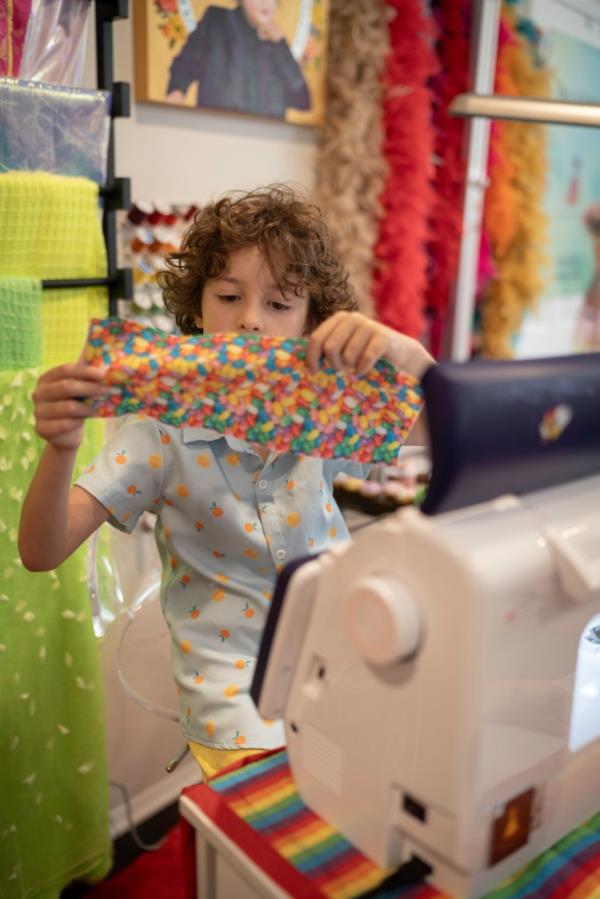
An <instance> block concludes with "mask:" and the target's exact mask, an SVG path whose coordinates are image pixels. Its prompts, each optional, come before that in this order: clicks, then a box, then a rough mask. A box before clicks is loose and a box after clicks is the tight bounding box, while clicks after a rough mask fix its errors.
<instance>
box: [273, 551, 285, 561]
mask: <svg viewBox="0 0 600 899" xmlns="http://www.w3.org/2000/svg"><path fill="white" fill-rule="evenodd" d="M286 556H287V552H286V551H285V549H278V550H277V552H276V553H275V558H276V559H285V557H286Z"/></svg>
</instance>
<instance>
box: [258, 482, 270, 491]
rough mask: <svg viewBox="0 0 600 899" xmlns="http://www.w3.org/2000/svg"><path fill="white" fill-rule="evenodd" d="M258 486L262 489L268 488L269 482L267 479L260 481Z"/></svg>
mask: <svg viewBox="0 0 600 899" xmlns="http://www.w3.org/2000/svg"><path fill="white" fill-rule="evenodd" d="M258 486H259V487H260V489H261V490H266V489H267V487H268V486H269V482H268V481H265V480H262V481H259V482H258Z"/></svg>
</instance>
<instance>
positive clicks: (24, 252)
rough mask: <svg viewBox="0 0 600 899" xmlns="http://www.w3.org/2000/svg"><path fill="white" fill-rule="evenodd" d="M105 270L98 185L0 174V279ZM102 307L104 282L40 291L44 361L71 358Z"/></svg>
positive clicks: (60, 178) (42, 175) (71, 179)
mask: <svg viewBox="0 0 600 899" xmlns="http://www.w3.org/2000/svg"><path fill="white" fill-rule="evenodd" d="M106 271H107V264H106V248H105V245H104V238H103V235H102V227H101V219H100V212H99V206H98V185H97V184H95V183H94V182H93V181H88V180H87V179H86V178H77V177H69V176H66V175H51V174H49V173H46V172H4V173H3V174H0V278H7V277H16V278H40V279H44V280H45V279H59V278H60V279H63V278H102V277H105V276H106ZM107 314H108V293H107V291H106V289H105V288H98V287H94V288H85V289H81V288H67V289H64V290H44V291H43V292H42V365H43V366H44V368H50V367H52V366H54V365H60V364H61V363H62V362H72V361H75V360H76V359H77V358H78V357H79V354H80V352H81V350H82V348H83V344H84V342H85V337H86V334H87V328H88V323H89V320H90V319H91V318H104V317H105V316H106V315H107Z"/></svg>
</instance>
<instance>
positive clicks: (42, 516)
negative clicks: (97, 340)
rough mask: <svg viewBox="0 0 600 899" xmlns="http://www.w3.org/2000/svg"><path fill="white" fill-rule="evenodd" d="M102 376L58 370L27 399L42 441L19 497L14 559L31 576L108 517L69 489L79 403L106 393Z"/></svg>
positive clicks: (81, 411)
mask: <svg viewBox="0 0 600 899" xmlns="http://www.w3.org/2000/svg"><path fill="white" fill-rule="evenodd" d="M102 378H103V371H102V370H101V369H99V368H92V367H91V366H89V365H85V364H84V363H81V362H77V363H74V364H67V365H60V366H57V367H56V368H52V369H50V370H49V371H47V372H46V373H45V374H43V375H42V376H41V378H40V379H39V381H38V383H37V386H36V388H35V390H34V391H33V394H32V399H33V405H34V415H35V424H36V431H37V433H38V434H39V436H40V437H42V438H43V439H44V440H45V441H46V447H45V448H44V452H43V453H42V456H41V458H40V462H39V464H38V467H37V470H36V472H35V475H34V477H33V480H32V482H31V485H30V487H29V490H28V492H27V496H26V497H25V502H24V504H23V509H22V510H21V522H20V525H19V554H20V556H21V561H22V562H23V564H24V565H25V567H26V568H28V569H30V570H31V571H49V570H51V569H53V568H56V566H57V565H60V563H61V562H64V560H65V559H66V558H67V557H68V556H69V555H70V554H71V553H72V552H73V551H74V550H75V549H77V547H78V546H79V545H80V544H81V543H83V541H84V540H85V539H86V538H87V537H89V535H90V534H91V533H92V532H93V531H94V530H95V529H96V528H97V527H99V525H101V524H102V522H103V521H106V520H107V518H108V515H109V513H108V511H107V510H106V509H105V508H104V506H102V505H101V504H100V503H99V502H98V501H97V500H96V499H94V498H93V497H92V496H91V495H90V494H88V493H86V491H85V490H81V489H80V488H77V487H74V488H71V476H72V474H73V467H74V465H75V458H76V455H77V450H78V448H79V445H80V443H81V440H82V438H83V425H84V420H85V419H86V418H89V417H90V416H92V415H93V414H94V412H93V410H92V409H91V407H90V406H88V405H87V404H85V403H84V402H82V400H83V399H85V398H86V397H98V396H102V395H104V394H105V393H106V387H105V386H104V385H103V384H102Z"/></svg>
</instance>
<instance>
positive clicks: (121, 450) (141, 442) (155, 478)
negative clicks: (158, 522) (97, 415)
mask: <svg viewBox="0 0 600 899" xmlns="http://www.w3.org/2000/svg"><path fill="white" fill-rule="evenodd" d="M164 479H165V456H164V452H163V444H162V442H161V433H160V430H159V428H158V426H157V424H156V422H155V421H153V420H152V419H149V418H144V419H139V418H132V419H128V420H126V421H125V422H124V424H123V425H121V427H120V428H119V430H118V431H116V432H115V434H113V435H112V437H111V438H110V439H109V440H108V442H107V443H106V444H105V445H104V447H103V449H102V451H101V452H100V453H99V454H98V456H96V458H95V459H94V461H93V462H92V464H91V465H89V466H88V467H87V468H86V469H85V471H84V472H83V474H81V475H80V477H78V478H77V480H76V481H75V484H76V485H77V486H78V487H82V488H83V489H84V490H86V491H87V492H88V493H91V495H92V496H94V497H95V498H96V499H97V500H98V502H100V503H102V505H103V506H104V507H105V508H106V509H107V510H108V512H109V513H110V519H109V521H110V524H112V525H113V526H114V527H116V528H118V529H119V530H121V531H126V532H127V533H130V532H131V531H132V530H133V528H134V527H135V525H136V524H137V521H138V519H139V517H140V515H141V514H142V512H145V511H147V510H149V509H150V510H151V509H156V508H157V506H158V505H159V504H160V502H161V498H162V494H163V484H164Z"/></svg>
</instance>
